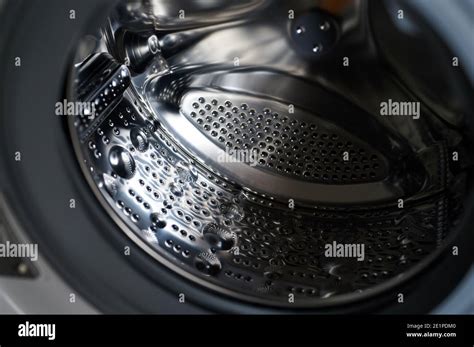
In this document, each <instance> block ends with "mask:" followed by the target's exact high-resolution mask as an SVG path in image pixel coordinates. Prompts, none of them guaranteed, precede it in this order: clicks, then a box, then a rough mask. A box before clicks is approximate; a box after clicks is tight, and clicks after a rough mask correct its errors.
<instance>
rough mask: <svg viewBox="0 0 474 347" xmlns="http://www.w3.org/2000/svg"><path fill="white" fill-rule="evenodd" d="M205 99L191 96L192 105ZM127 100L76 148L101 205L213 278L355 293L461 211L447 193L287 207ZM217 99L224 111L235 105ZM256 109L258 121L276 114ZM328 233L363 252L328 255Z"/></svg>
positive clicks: (210, 281)
mask: <svg viewBox="0 0 474 347" xmlns="http://www.w3.org/2000/svg"><path fill="white" fill-rule="evenodd" d="M203 98H204V100H199V99H198V100H196V101H195V102H196V103H198V107H196V108H195V110H197V112H198V113H199V110H201V109H203V108H204V109H206V105H207V98H206V97H203ZM127 99H129V100H133V98H131V97H130V96H128V97H127ZM127 99H124V100H122V101H121V102H120V104H119V105H118V106H116V107H115V109H114V110H113V111H112V112H111V113H110V114H109V115H108V116H107V117H106V118H105V119H103V120H98V121H96V122H95V123H94V124H91V125H90V126H88V127H87V128H88V132H90V133H91V135H90V137H89V138H87V139H86V140H84V142H83V146H82V149H83V155H84V158H85V160H86V163H87V165H88V167H89V168H90V172H91V175H92V177H93V179H94V181H95V182H96V185H97V187H98V188H99V190H100V194H101V195H102V196H103V198H104V199H105V204H106V205H108V206H109V207H111V208H112V209H113V211H114V213H116V214H117V215H118V216H119V218H120V219H121V220H123V221H124V222H125V223H126V225H127V227H128V228H129V230H130V231H131V232H133V233H134V234H136V235H138V236H139V237H140V238H141V239H142V240H143V241H144V242H145V243H146V244H147V245H148V246H150V247H151V250H152V252H153V253H154V256H155V257H156V258H157V259H158V260H159V261H160V262H161V263H162V264H165V265H167V266H170V267H172V268H173V269H175V270H176V269H177V271H178V272H180V273H181V274H183V275H185V276H187V277H190V278H192V279H194V280H196V281H198V282H199V283H201V284H203V285H206V286H210V287H212V288H214V289H218V290H222V289H224V290H226V291H227V292H228V293H231V294H235V295H243V296H244V297H246V298H249V299H252V300H255V299H256V298H257V299H259V300H262V302H271V303H273V304H277V305H278V304H283V305H284V304H287V303H288V294H291V293H292V294H294V295H295V298H296V304H297V305H312V304H317V303H318V302H320V301H321V300H324V299H326V298H328V297H332V296H337V295H340V294H344V293H362V292H363V291H364V290H365V289H366V288H369V287H371V286H373V285H376V284H379V283H381V282H383V281H386V280H388V279H390V278H393V277H395V276H397V275H398V274H400V273H403V272H404V271H405V270H407V269H408V268H410V267H412V266H413V265H415V264H416V263H417V262H419V261H420V260H421V259H422V258H424V257H425V256H426V255H427V254H429V253H430V252H431V251H432V250H433V249H435V248H436V247H437V245H438V244H439V243H440V241H441V240H442V238H443V237H444V235H445V234H446V233H447V231H448V230H449V227H450V222H448V221H450V220H453V218H455V217H456V216H457V214H458V213H459V207H458V208H456V209H453V208H451V209H448V200H449V199H451V198H449V197H448V196H447V195H444V194H443V195H436V196H433V197H432V198H430V199H427V200H424V201H423V202H418V203H412V204H411V205H410V206H407V207H406V208H405V209H398V208H396V207H392V208H378V207H376V206H372V207H370V206H369V207H365V208H355V207H354V208H350V207H345V208H327V207H323V206H321V207H320V208H314V209H307V208H295V209H289V208H288V206H287V205H285V204H282V203H280V202H277V201H275V200H271V199H268V198H262V197H259V196H258V195H255V194H253V193H251V192H249V191H247V190H245V189H243V188H242V187H240V186H239V185H233V184H231V183H229V182H226V181H225V180H223V179H222V178H220V177H219V176H218V175H216V174H214V173H211V171H209V170H208V169H207V168H206V167H203V166H201V165H200V164H197V162H195V161H194V159H193V158H190V157H189V156H188V155H187V154H185V153H184V152H183V151H182V150H181V149H180V147H179V145H178V144H175V143H174V142H173V141H172V140H171V139H169V138H168V137H167V135H166V134H165V132H163V130H164V129H162V128H161V127H160V126H159V124H158V123H157V122H153V121H150V120H147V119H152V116H151V114H148V113H147V111H145V110H144V109H142V108H141V107H139V105H138V103H137V101H135V103H136V105H135V106H134V105H133V104H132V103H131V102H130V101H128V100H127ZM216 100H217V99H216ZM234 102H236V101H235V100H234ZM193 103H194V100H193ZM213 103H215V105H214V106H215V107H216V110H217V112H220V113H223V112H224V111H225V112H228V111H226V110H228V109H230V112H232V107H236V106H234V105H230V104H229V105H228V106H226V105H225V101H224V102H223V103H224V104H223V105H221V101H220V100H218V101H217V102H213V99H212V98H211V99H209V104H211V105H212V104H213ZM201 105H203V106H201ZM238 105H239V106H238V107H239V108H240V109H241V106H242V103H240V102H239V103H238ZM219 106H223V107H224V110H223V111H220V110H219ZM252 107H253V106H251V105H250V104H249V105H248V112H250V110H251V109H252ZM244 108H245V107H244ZM207 111H210V112H211V113H212V112H213V108H212V107H211V109H210V110H207ZM225 112H224V117H225ZM255 113H256V114H257V115H258V112H257V109H256V111H255ZM261 114H262V119H261V120H260V121H265V119H273V117H272V113H271V112H267V115H268V118H264V117H263V115H264V114H265V112H264V111H263V112H262V113H261ZM190 116H191V117H192V115H190ZM197 117H198V116H197V115H196V117H194V118H196V119H198V118H197ZM210 117H212V116H210ZM194 118H193V119H194ZM289 119H290V118H289V117H288V120H289ZM290 122H291V121H290ZM296 124H298V123H296ZM308 126H309V127H311V125H308ZM81 127H82V125H78V128H77V129H78V130H79V128H81ZM317 129H321V128H319V127H318V128H316V129H314V131H316V130H317ZM308 133H309V132H308ZM324 133H328V136H330V134H331V133H330V132H329V131H324V132H321V134H324ZM211 136H212V135H211ZM338 136H341V135H338ZM280 139H282V138H281V137H280ZM328 141H329V140H328ZM334 141H336V140H334ZM341 141H342V140H341ZM282 142H283V141H282ZM117 232H118V231H117ZM333 241H336V242H338V243H363V244H364V245H365V259H364V261H357V259H355V258H334V257H333V258H331V257H327V256H325V254H324V251H325V245H327V244H330V243H332V242H333Z"/></svg>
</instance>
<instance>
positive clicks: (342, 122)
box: [63, 0, 472, 310]
mask: <svg viewBox="0 0 474 347" xmlns="http://www.w3.org/2000/svg"><path fill="white" fill-rule="evenodd" d="M437 3H439V2H437ZM413 4H415V5H413ZM417 4H418V3H417V2H413V3H412V4H411V5H408V4H406V3H405V2H400V3H394V2H387V3H385V2H380V1H298V2H295V1H266V0H246V1H227V0H226V1H218V0H213V1H207V2H198V1H196V2H188V1H158V0H156V1H143V2H141V1H133V2H130V1H128V2H123V1H122V2H118V3H117V4H116V6H115V7H114V8H113V10H112V12H110V14H109V15H108V17H107V20H106V21H105V22H103V25H101V26H100V27H99V28H98V29H97V30H96V31H93V32H91V33H89V34H88V35H85V36H83V38H82V39H81V41H80V42H79V43H78V45H77V47H76V51H75V58H74V62H73V64H70V65H69V66H70V77H71V78H70V79H69V80H68V83H67V88H66V90H67V95H66V96H67V99H68V100H74V101H76V104H75V105H78V104H79V105H84V107H83V109H82V110H81V112H80V113H79V114H77V115H76V116H74V117H68V118H67V121H66V122H67V128H65V131H66V133H67V136H68V137H69V138H70V142H69V143H70V146H72V148H73V149H74V150H73V151H71V152H70V153H69V155H70V158H72V160H74V161H75V162H76V163H77V167H78V168H80V175H81V176H82V177H83V178H82V179H83V182H84V184H85V185H86V186H87V187H86V188H83V189H85V190H87V191H88V193H89V192H91V193H93V195H94V197H93V200H91V201H94V209H96V210H100V211H101V212H100V213H102V214H103V218H107V219H108V220H109V222H110V223H111V225H113V226H114V227H113V228H109V230H107V233H108V236H107V237H110V238H113V237H122V238H123V239H122V240H128V242H127V241H126V242H125V243H121V245H124V244H125V245H133V246H130V247H136V248H134V252H138V253H141V254H142V255H146V258H147V261H149V262H150V263H151V264H153V266H152V267H155V268H156V269H162V270H163V269H164V271H166V272H167V273H168V274H169V273H171V274H172V276H175V277H174V278H177V281H181V282H183V283H188V284H189V286H190V287H188V288H193V290H196V291H202V292H204V293H207V294H209V295H211V296H215V297H218V298H220V299H219V300H223V301H222V302H220V303H219V304H218V308H217V310H226V307H230V306H226V305H227V304H226V302H227V303H228V302H234V303H235V302H239V303H240V305H242V306H241V307H249V306H246V305H248V304H250V305H254V304H258V307H261V308H262V309H263V310H265V309H283V308H291V309H293V310H304V309H327V310H330V309H332V308H334V307H337V306H338V305H340V304H345V305H349V304H357V303H361V302H368V299H370V300H369V301H370V302H372V303H374V302H378V304H380V305H382V304H381V303H382V302H383V303H384V305H385V304H386V303H387V302H390V303H391V304H393V305H396V303H397V294H399V293H405V294H407V295H409V294H408V293H409V291H407V292H405V291H404V289H403V288H404V287H403V286H404V285H405V284H406V283H407V282H409V281H411V282H410V283H411V285H412V286H413V285H414V284H413V283H418V282H417V281H419V282H423V280H422V279H423V278H424V277H423V276H424V274H426V273H429V272H430V270H428V269H434V265H433V264H435V263H436V262H440V260H439V259H445V260H444V261H454V259H455V258H453V256H452V254H453V250H454V249H455V248H453V247H456V246H458V247H459V246H461V245H460V244H458V243H455V241H453V240H455V239H456V237H458V236H459V235H461V234H465V233H466V232H467V230H463V226H465V223H466V221H465V219H466V218H465V217H466V214H467V213H466V210H468V209H469V208H470V207H468V206H470V205H469V203H468V202H466V201H470V199H472V197H471V196H470V194H469V192H470V190H469V189H470V188H469V187H470V184H469V182H470V177H471V176H470V169H471V163H472V161H471V159H472V151H470V150H469V149H470V146H471V140H472V136H471V134H470V132H471V130H472V129H471V127H470V120H469V118H470V117H472V107H471V106H472V105H471V101H470V100H469V92H468V91H469V90H471V89H472V84H470V82H469V78H468V77H466V76H469V73H470V72H472V71H469V67H467V66H466V65H467V64H468V63H467V62H466V61H463V60H462V59H459V57H458V56H457V55H456V54H458V53H454V52H453V51H455V50H457V49H458V48H459V47H460V46H458V45H457V44H456V42H457V41H456V39H455V38H454V36H446V35H444V34H443V33H446V31H438V30H437V28H434V27H433V26H432V22H431V21H430V18H431V17H427V16H428V14H429V11H428V10H427V9H426V8H423V7H422V6H421V5H420V6H421V7H419V6H418V5H417ZM452 7H453V8H455V7H456V6H454V5H453V6H452ZM446 42H448V44H446ZM449 42H451V43H452V44H449ZM464 43H465V44H467V43H466V42H464ZM446 45H447V46H446ZM446 47H449V49H448V48H446ZM458 55H459V56H460V55H461V53H459V54H458ZM428 57H429V58H428ZM463 64H465V65H463ZM433 69H436V73H433ZM471 82H472V80H471ZM63 106H64V107H65V108H67V105H63ZM453 242H454V243H453ZM126 248H127V247H126ZM118 249H119V252H121V248H118ZM468 263H470V261H468ZM149 268H151V267H149ZM446 268H447V267H446ZM114 271H115V270H114ZM147 271H148V270H147ZM152 271H155V270H150V272H152ZM433 271H437V273H438V276H434V277H437V278H438V280H439V279H440V277H439V273H440V271H441V272H442V271H443V268H439V267H438V268H436V270H433ZM434 277H433V278H434ZM426 281H427V282H425V283H430V282H429V280H426ZM157 283H158V285H163V281H161V282H160V279H159V278H158V279H157ZM417 285H419V283H418V284H417ZM424 287H425V289H427V288H426V286H424ZM411 288H413V287H411ZM413 290H415V289H413ZM413 290H412V291H413ZM188 293H189V291H188ZM381 295H386V296H385V298H389V299H386V300H385V299H384V300H382V301H380V297H381ZM377 300H379V301H377ZM196 302H198V303H199V304H202V305H205V303H203V302H202V301H201V302H199V300H198V299H196ZM216 305H217V304H216ZM228 305H231V304H228ZM250 307H251V306H250ZM347 307H349V306H346V308H347ZM214 308H215V307H214ZM377 309H379V307H378V308H377ZM356 310H360V307H359V309H356Z"/></svg>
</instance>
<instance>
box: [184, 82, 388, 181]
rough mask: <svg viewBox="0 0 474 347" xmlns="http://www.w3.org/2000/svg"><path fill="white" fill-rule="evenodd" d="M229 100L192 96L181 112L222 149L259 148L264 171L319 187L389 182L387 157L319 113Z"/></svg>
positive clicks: (200, 94)
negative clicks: (311, 183) (317, 183)
mask: <svg viewBox="0 0 474 347" xmlns="http://www.w3.org/2000/svg"><path fill="white" fill-rule="evenodd" d="M224 94H225V93H224ZM227 95H228V97H229V98H228V99H223V96H222V93H221V95H219V94H216V93H211V92H207V93H206V92H204V91H201V92H193V91H192V92H189V93H187V94H186V95H185V96H184V97H183V99H182V102H181V105H180V106H181V113H182V114H184V115H186V116H187V117H188V118H189V119H190V120H191V122H192V123H193V124H194V125H195V126H196V127H198V128H199V129H200V130H201V131H203V132H204V133H205V134H206V136H207V137H208V139H209V140H211V141H214V142H215V143H217V144H219V145H220V146H221V147H222V148H225V147H227V148H230V149H233V150H252V149H256V150H257V151H256V152H257V153H258V165H259V166H260V167H265V168H266V169H267V170H272V171H276V172H278V173H279V174H284V175H289V176H294V177H296V178H298V179H305V180H309V181H314V182H320V183H329V184H347V183H352V184H353V183H364V182H374V181H379V180H382V179H384V178H385V177H386V175H387V170H388V168H387V166H386V161H385V160H384V158H383V157H382V155H381V154H380V153H378V151H376V150H374V149H373V148H370V147H369V146H367V144H364V143H363V142H362V141H360V140H359V139H357V138H354V137H353V136H351V135H350V134H348V133H346V132H345V131H344V130H343V129H341V128H340V127H338V126H336V125H334V124H330V123H328V122H327V121H324V120H322V119H318V117H317V116H315V115H313V114H312V115H306V118H310V119H313V121H312V122H307V121H305V120H301V119H299V117H300V115H302V114H304V113H306V112H304V111H303V110H301V109H296V110H295V106H294V105H291V103H288V104H286V105H285V104H284V103H281V102H276V101H272V100H268V99H267V100H263V99H259V98H255V97H252V98H249V97H247V98H246V97H243V96H241V95H240V96H239V95H233V94H228V93H227ZM248 100H250V101H251V102H249V101H248Z"/></svg>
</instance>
